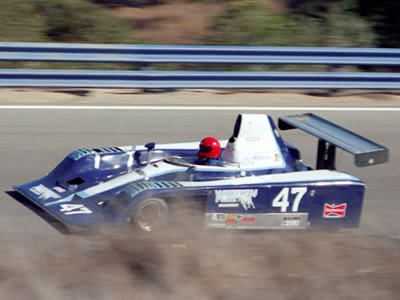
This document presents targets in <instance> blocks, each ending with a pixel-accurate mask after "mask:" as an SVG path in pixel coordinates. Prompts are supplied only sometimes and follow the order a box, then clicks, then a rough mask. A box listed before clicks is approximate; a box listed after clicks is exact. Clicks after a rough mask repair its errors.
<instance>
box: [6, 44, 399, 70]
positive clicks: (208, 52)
mask: <svg viewBox="0 0 400 300" xmlns="http://www.w3.org/2000/svg"><path fill="white" fill-rule="evenodd" d="M0 60H3V61H50V62H95V63H142V64H154V63H193V64H313V65H375V66H376V65H391V66H400V49H379V48H378V49H374V48H317V47H228V46H168V45H166V46H160V45H99V44H47V43H7V42H0Z"/></svg>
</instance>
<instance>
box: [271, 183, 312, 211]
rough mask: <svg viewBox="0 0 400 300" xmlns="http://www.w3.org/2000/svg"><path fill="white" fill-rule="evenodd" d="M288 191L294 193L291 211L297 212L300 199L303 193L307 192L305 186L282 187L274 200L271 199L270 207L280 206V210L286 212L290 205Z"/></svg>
mask: <svg viewBox="0 0 400 300" xmlns="http://www.w3.org/2000/svg"><path fill="white" fill-rule="evenodd" d="M289 191H290V195H296V196H295V198H294V201H293V205H292V212H297V211H298V210H299V205H300V201H301V199H302V198H303V196H304V194H305V193H307V188H306V187H293V188H287V187H286V188H283V189H282V190H281V191H280V192H279V194H278V195H277V196H276V197H275V198H274V200H272V207H280V208H281V212H287V209H288V207H289V206H290V203H289Z"/></svg>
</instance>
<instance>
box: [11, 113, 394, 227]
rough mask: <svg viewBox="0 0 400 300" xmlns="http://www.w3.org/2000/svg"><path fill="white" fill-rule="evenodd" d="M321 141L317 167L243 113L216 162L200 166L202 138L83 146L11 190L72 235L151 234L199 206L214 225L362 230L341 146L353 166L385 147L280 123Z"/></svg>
mask: <svg viewBox="0 0 400 300" xmlns="http://www.w3.org/2000/svg"><path fill="white" fill-rule="evenodd" d="M279 127H280V129H282V130H287V129H293V128H300V129H302V130H305V131H306V132H309V133H311V134H313V135H315V136H317V137H318V138H319V142H318V155H317V167H316V169H312V168H310V167H308V166H305V165H304V164H303V163H302V161H301V155H300V152H299V150H298V149H297V148H296V147H294V146H292V145H290V144H288V143H286V142H285V141H284V140H283V139H282V137H281V134H280V132H279V130H278V128H277V127H276V126H275V124H274V122H273V120H272V118H271V117H269V116H267V115H252V114H248V115H247V114H242V115H239V116H238V118H237V120H236V123H235V126H234V132H233V135H232V136H231V138H230V139H229V140H227V141H222V142H221V144H222V145H226V146H224V147H223V149H222V154H221V157H220V158H219V161H220V165H218V166H208V165H198V164H197V163H196V158H197V151H198V147H199V142H193V143H178V144H163V145H155V144H154V143H149V144H147V145H145V146H138V147H135V146H125V147H109V148H99V149H79V150H76V151H74V152H72V153H71V154H69V155H68V156H67V157H66V158H65V159H64V160H63V161H62V162H61V163H60V164H59V165H58V166H57V167H56V168H55V169H54V170H53V171H51V172H50V173H49V174H48V175H46V176H45V177H43V178H41V179H38V180H35V181H32V182H29V183H26V184H23V185H18V186H15V187H14V188H15V190H16V191H17V192H19V193H20V194H22V195H23V196H25V197H26V198H27V199H29V200H30V201H31V202H33V203H34V204H36V205H37V206H39V207H40V208H42V209H43V210H45V211H46V212H47V213H49V214H50V215H51V216H53V217H55V218H56V219H57V220H59V221H60V222H61V223H63V224H64V225H65V226H67V227H68V228H70V229H84V230H85V229H86V230H88V229H89V230H93V229H94V230H95V229H97V228H100V227H103V226H107V227H108V226H111V227H113V228H120V227H125V226H126V225H133V226H134V227H136V228H139V229H142V230H144V231H152V230H154V229H156V228H159V227H160V226H162V225H163V224H164V223H166V222H167V221H168V215H170V213H171V211H172V209H174V208H177V207H178V208H179V206H180V205H184V204H185V203H186V202H190V203H195V204H196V207H197V208H198V209H199V211H198V212H199V213H200V214H201V215H204V218H203V220H204V225H205V226H206V227H209V228H238V229H304V228H309V227H345V228H352V227H358V225H359V222H360V217H361V211H362V203H363V197H364V192H365V184H364V183H363V182H362V181H361V180H360V179H358V178H356V177H354V176H352V175H349V174H346V173H343V172H339V171H336V170H335V151H336V147H340V148H342V149H343V150H346V151H349V152H351V153H352V154H354V155H355V157H356V159H355V162H356V165H357V166H367V165H374V164H378V163H384V162H386V161H387V160H388V149H387V148H385V147H383V146H380V145H378V144H376V143H374V142H372V141H369V140H367V139H365V138H363V137H361V136H359V135H356V134H354V133H352V132H350V131H348V130H346V129H344V128H341V127H339V126H337V125H335V124H333V123H331V122H328V121H326V120H324V119H321V118H319V117H318V116H315V115H313V114H303V115H296V116H290V117H284V118H280V119H279Z"/></svg>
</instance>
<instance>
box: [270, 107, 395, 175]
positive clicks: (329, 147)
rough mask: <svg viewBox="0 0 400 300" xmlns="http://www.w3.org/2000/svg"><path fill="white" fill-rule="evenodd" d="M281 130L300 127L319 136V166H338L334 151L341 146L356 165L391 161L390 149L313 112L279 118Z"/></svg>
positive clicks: (319, 167)
mask: <svg viewBox="0 0 400 300" xmlns="http://www.w3.org/2000/svg"><path fill="white" fill-rule="evenodd" d="M278 126H279V129H281V130H289V129H295V128H299V129H301V130H303V131H305V132H307V133H309V134H311V135H314V136H316V137H318V138H319V142H318V154H317V169H335V150H336V147H339V148H341V149H343V150H345V151H347V152H349V153H351V154H354V156H355V160H354V162H355V165H356V166H357V167H365V166H371V165H377V164H382V163H385V162H387V161H388V160H389V149H388V148H386V147H384V146H381V145H379V144H377V143H375V142H372V141H370V140H368V139H366V138H364V137H362V136H360V135H358V134H356V133H354V132H351V131H349V130H347V129H345V128H343V127H340V126H338V125H336V124H334V123H332V122H329V121H327V120H325V119H323V118H320V117H318V116H316V115H314V114H311V113H307V114H299V115H293V116H287V117H281V118H279V122H278Z"/></svg>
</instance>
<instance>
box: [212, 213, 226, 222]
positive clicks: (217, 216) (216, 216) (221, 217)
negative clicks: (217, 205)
mask: <svg viewBox="0 0 400 300" xmlns="http://www.w3.org/2000/svg"><path fill="white" fill-rule="evenodd" d="M225 219H226V215H225V214H213V215H212V216H211V220H212V221H225Z"/></svg>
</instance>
